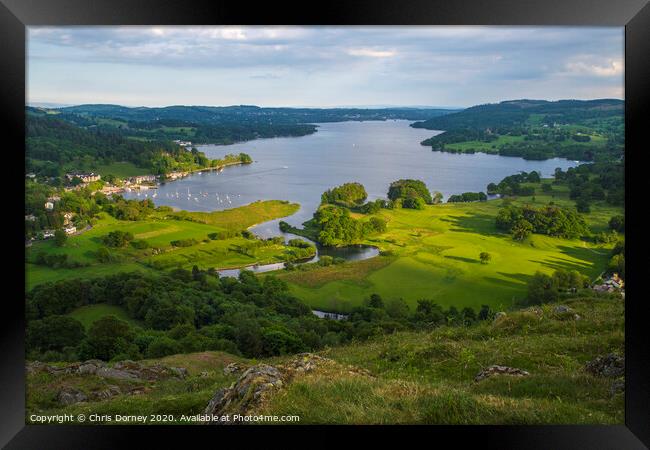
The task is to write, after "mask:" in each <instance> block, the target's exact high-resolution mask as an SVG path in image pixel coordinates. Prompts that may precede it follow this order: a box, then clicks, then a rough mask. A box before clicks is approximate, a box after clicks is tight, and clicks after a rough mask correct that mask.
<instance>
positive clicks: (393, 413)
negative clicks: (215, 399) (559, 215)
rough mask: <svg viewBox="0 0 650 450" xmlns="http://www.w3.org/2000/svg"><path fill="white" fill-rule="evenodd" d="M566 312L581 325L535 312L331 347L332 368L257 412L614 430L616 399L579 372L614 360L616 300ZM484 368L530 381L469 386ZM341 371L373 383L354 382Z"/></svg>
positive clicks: (321, 419) (603, 384) (339, 419)
mask: <svg viewBox="0 0 650 450" xmlns="http://www.w3.org/2000/svg"><path fill="white" fill-rule="evenodd" d="M566 304H567V305H569V306H570V307H571V308H572V309H573V310H575V311H576V312H577V313H578V314H579V315H580V316H581V320H578V321H573V320H559V318H556V316H555V315H554V313H553V308H554V305H544V306H542V307H541V308H536V309H530V310H524V311H519V312H515V313H511V314H509V315H508V316H505V317H503V318H500V319H497V320H496V321H495V322H494V323H484V324H481V325H479V326H476V327H471V328H453V327H441V328H438V329H436V330H434V331H432V332H429V333H397V334H394V335H389V336H385V337H383V338H379V339H377V340H373V341H370V342H368V343H364V344H356V345H349V346H344V347H338V348H333V349H332V350H331V351H330V352H329V353H328V354H327V356H328V357H330V358H332V359H334V360H335V361H338V362H340V363H342V364H343V367H342V368H341V369H339V370H336V369H334V370H332V373H323V372H319V371H315V372H313V373H311V374H308V375H306V376H305V377H304V378H303V379H300V380H298V381H296V382H294V383H292V384H289V386H288V387H287V389H286V390H284V391H282V392H280V393H279V394H278V395H276V396H274V397H273V398H272V399H271V401H270V402H269V403H268V404H266V405H264V407H263V408H262V409H261V411H260V412H261V413H271V412H272V413H273V414H280V415H282V414H297V415H299V416H300V417H301V422H302V423H355V424H360V423H372V424H376V423H387V424H388V423H430V424H442V423H452V424H534V423H537V424H554V423H555V424H557V423H575V424H577V423H585V424H587V423H619V424H620V423H623V419H624V417H623V395H622V394H620V393H619V394H612V393H611V392H610V387H611V384H612V380H611V379H604V378H597V377H594V376H592V375H590V374H589V373H587V372H585V370H584V364H585V363H586V362H587V361H588V360H590V359H593V358H594V357H596V356H597V355H600V354H603V353H608V352H617V353H620V354H622V352H623V346H624V332H623V329H624V305H623V301H622V300H611V299H610V300H604V299H603V300H600V299H599V300H597V299H575V300H570V301H568V302H567V303H566ZM493 364H499V365H507V366H511V367H516V368H520V369H523V370H526V371H528V372H529V373H530V375H529V376H527V377H511V376H507V375H502V376H493V377H490V378H488V379H485V380H483V381H480V382H474V380H473V379H474V377H475V375H476V374H477V373H478V372H479V371H480V370H481V369H483V368H485V367H487V366H490V365H493ZM347 365H353V366H358V367H362V368H365V369H367V370H369V371H370V373H371V374H372V375H374V376H373V377H359V376H355V375H353V374H351V373H350V372H349V371H347V370H345V366H347Z"/></svg>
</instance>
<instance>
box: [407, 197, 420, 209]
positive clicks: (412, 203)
mask: <svg viewBox="0 0 650 450" xmlns="http://www.w3.org/2000/svg"><path fill="white" fill-rule="evenodd" d="M424 205H425V203H424V200H422V199H421V198H419V197H414V198H413V197H411V198H405V199H404V200H402V208H406V209H424Z"/></svg>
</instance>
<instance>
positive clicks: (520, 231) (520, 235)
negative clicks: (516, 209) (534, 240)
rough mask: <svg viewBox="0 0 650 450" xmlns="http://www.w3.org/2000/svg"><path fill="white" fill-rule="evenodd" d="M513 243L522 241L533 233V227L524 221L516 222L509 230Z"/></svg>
mask: <svg viewBox="0 0 650 450" xmlns="http://www.w3.org/2000/svg"><path fill="white" fill-rule="evenodd" d="M510 232H511V233H512V238H513V239H514V240H515V241H523V240H524V239H526V238H527V237H528V236H530V234H531V233H532V232H533V226H532V225H531V224H530V222H528V221H527V220H526V219H521V220H518V221H517V222H516V223H515V224H514V225H513V227H512V229H511V230H510Z"/></svg>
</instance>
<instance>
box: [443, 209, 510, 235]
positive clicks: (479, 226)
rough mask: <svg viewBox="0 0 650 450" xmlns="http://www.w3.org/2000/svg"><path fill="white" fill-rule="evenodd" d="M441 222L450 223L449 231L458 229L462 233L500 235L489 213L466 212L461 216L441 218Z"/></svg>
mask: <svg viewBox="0 0 650 450" xmlns="http://www.w3.org/2000/svg"><path fill="white" fill-rule="evenodd" d="M440 220H441V221H443V222H449V223H451V224H452V227H455V228H450V230H451V231H459V232H463V233H477V234H482V235H484V236H501V235H503V233H500V232H499V231H498V230H497V229H496V227H495V225H494V216H491V215H489V214H468V215H463V216H449V218H441V219H440Z"/></svg>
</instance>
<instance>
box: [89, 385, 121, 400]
mask: <svg viewBox="0 0 650 450" xmlns="http://www.w3.org/2000/svg"><path fill="white" fill-rule="evenodd" d="M121 393H122V390H121V389H120V388H119V386H115V385H109V386H107V387H106V389H104V390H102V391H96V392H93V393H92V399H93V400H106V399H109V398H111V397H115V396H116V395H120V394H121Z"/></svg>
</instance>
